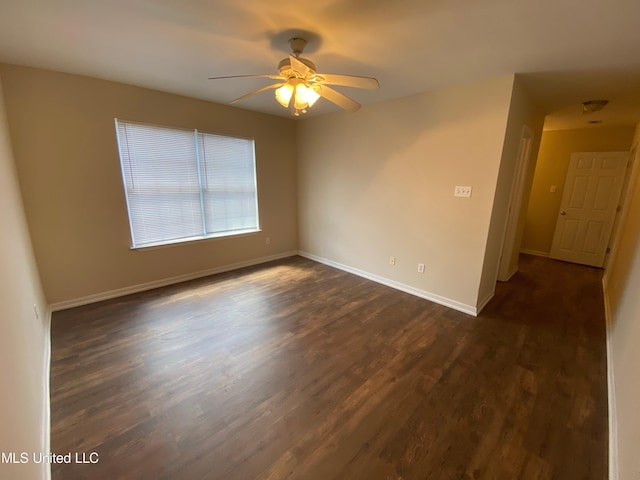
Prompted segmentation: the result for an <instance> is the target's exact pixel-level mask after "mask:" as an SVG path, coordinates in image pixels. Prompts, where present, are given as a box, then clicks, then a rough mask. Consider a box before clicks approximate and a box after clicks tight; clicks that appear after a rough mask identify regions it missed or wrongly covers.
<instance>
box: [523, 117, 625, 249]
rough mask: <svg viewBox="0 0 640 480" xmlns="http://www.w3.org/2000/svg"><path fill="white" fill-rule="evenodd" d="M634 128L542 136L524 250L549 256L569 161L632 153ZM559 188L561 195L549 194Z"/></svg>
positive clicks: (580, 131)
mask: <svg viewBox="0 0 640 480" xmlns="http://www.w3.org/2000/svg"><path fill="white" fill-rule="evenodd" d="M632 138H633V127H610V128H607V127H594V128H584V129H577V130H554V131H545V132H544V133H543V134H542V142H541V143H540V153H539V155H538V162H537V166H536V171H535V176H534V180H533V187H532V189H531V198H530V200H529V209H528V212H527V217H526V225H525V230H524V236H523V239H522V249H523V250H524V251H530V252H536V253H543V254H548V253H549V251H550V250H551V241H552V240H553V233H554V231H555V228H556V220H557V216H558V211H559V210H560V201H561V200H562V192H563V190H564V182H565V180H566V177H567V170H568V169H569V158H570V156H571V154H572V153H574V152H607V151H625V150H629V148H630V146H631V140H632ZM552 185H555V186H556V188H557V191H556V192H555V193H551V192H550V191H549V190H550V188H551V186H552Z"/></svg>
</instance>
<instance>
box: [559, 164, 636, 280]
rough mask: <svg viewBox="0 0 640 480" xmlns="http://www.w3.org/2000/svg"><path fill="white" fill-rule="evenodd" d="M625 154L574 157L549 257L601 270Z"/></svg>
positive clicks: (615, 207)
mask: <svg viewBox="0 0 640 480" xmlns="http://www.w3.org/2000/svg"><path fill="white" fill-rule="evenodd" d="M627 158H628V152H595V153H593V152H586V153H574V154H572V155H571V161H570V162H569V171H568V172H567V181H566V182H565V185H564V193H563V194H562V202H561V204H560V212H559V214H558V221H557V223H556V231H555V233H554V236H553V242H552V244H551V253H550V254H549V256H550V257H551V258H555V259H558V260H565V261H567V262H574V263H581V264H584V265H592V266H594V267H601V266H602V264H603V262H604V257H605V254H606V250H607V244H608V242H609V237H610V236H611V228H612V227H613V221H614V218H615V214H616V210H617V208H618V202H619V201H620V191H621V189H622V184H623V181H624V175H625V172H626V166H627Z"/></svg>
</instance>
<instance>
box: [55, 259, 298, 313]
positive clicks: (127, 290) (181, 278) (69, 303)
mask: <svg viewBox="0 0 640 480" xmlns="http://www.w3.org/2000/svg"><path fill="white" fill-rule="evenodd" d="M295 255H297V252H295V251H289V252H284V253H278V254H275V255H270V256H268V257H260V258H254V259H251V260H245V261H244V262H238V263H232V264H229V265H223V266H220V267H215V268H210V269H207V270H200V271H197V272H192V273H187V274H184V275H177V276H175V277H169V278H163V279H161V280H154V281H153V282H147V283H140V284H138V285H131V286H129V287H123V288H117V289H115V290H109V291H107V292H102V293H96V294H93V295H87V296H86V297H80V298H74V299H72V300H63V301H62V302H56V303H52V304H51V305H49V308H50V309H51V310H52V311H54V312H55V311H58V310H65V309H67V308H72V307H79V306H81V305H87V304H89V303H95V302H100V301H102V300H109V299H111V298H117V297H123V296H125V295H130V294H132V293H138V292H143V291H145V290H152V289H154V288H159V287H166V286H167V285H173V284H176V283H180V282H186V281H188V280H194V279H196V278H202V277H207V276H209V275H215V274H216V273H223V272H229V271H231V270H237V269H239V268H244V267H251V266H253V265H259V264H261V263H266V262H271V261H273V260H279V259H281V258H286V257H293V256H295Z"/></svg>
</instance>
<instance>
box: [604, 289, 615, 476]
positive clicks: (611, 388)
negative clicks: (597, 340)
mask: <svg viewBox="0 0 640 480" xmlns="http://www.w3.org/2000/svg"><path fill="white" fill-rule="evenodd" d="M602 294H603V297H604V316H605V320H606V328H607V392H608V400H609V402H608V403H609V480H618V415H617V411H616V388H615V387H616V382H615V377H614V372H613V345H612V344H611V326H612V323H611V304H610V303H609V293H608V292H607V282H605V279H604V278H603V279H602Z"/></svg>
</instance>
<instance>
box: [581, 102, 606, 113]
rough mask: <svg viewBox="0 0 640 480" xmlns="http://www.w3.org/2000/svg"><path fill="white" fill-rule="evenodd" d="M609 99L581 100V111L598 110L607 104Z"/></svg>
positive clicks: (590, 111) (591, 111)
mask: <svg viewBox="0 0 640 480" xmlns="http://www.w3.org/2000/svg"><path fill="white" fill-rule="evenodd" d="M608 103H609V100H587V101H586V102H582V113H593V112H599V111H600V110H602V109H603V108H604V107H606V106H607V104H608Z"/></svg>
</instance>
